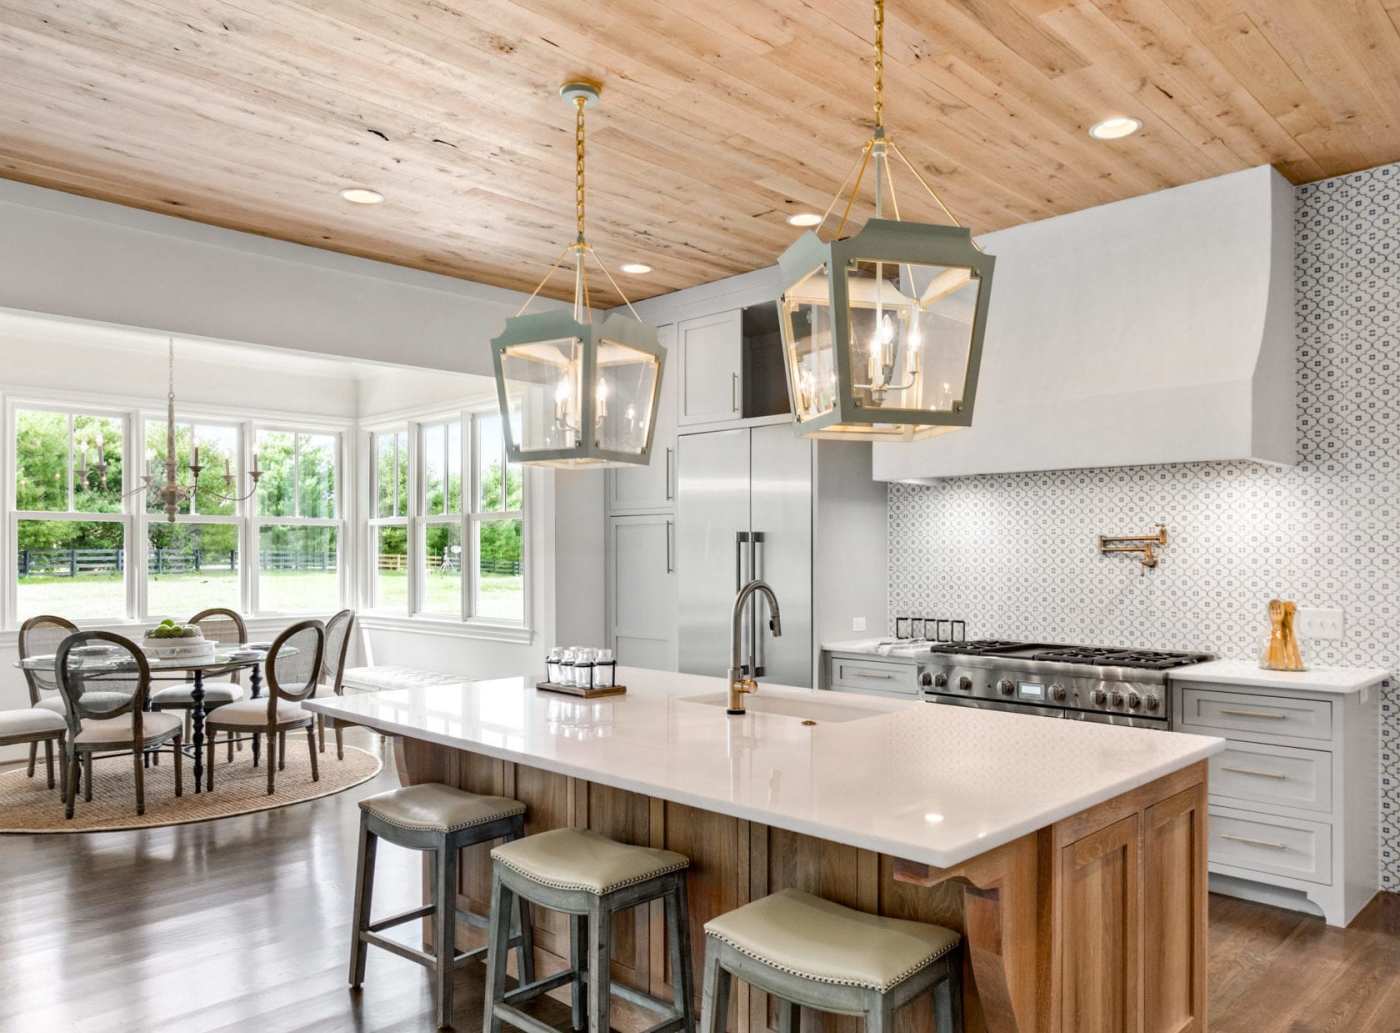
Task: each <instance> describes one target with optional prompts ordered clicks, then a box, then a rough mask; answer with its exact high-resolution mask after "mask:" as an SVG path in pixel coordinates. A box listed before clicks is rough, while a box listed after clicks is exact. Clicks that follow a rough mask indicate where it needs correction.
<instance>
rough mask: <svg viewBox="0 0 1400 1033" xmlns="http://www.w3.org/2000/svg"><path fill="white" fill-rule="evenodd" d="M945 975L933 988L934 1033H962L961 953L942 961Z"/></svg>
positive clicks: (958, 952) (957, 952)
mask: <svg viewBox="0 0 1400 1033" xmlns="http://www.w3.org/2000/svg"><path fill="white" fill-rule="evenodd" d="M943 965H944V969H945V971H946V973H947V974H946V975H945V976H944V977H943V978H942V979H940V980H939V981H938V982H937V983H935V984H934V987H933V1030H934V1033H963V989H962V951H956V952H955V953H954V954H953V955H952V956H951V957H948V958H945V959H944V961H943Z"/></svg>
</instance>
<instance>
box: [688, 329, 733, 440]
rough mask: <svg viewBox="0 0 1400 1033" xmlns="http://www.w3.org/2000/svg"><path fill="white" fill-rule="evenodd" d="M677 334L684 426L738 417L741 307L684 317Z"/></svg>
mask: <svg viewBox="0 0 1400 1033" xmlns="http://www.w3.org/2000/svg"><path fill="white" fill-rule="evenodd" d="M676 334H677V338H678V345H677V350H678V352H679V357H680V361H679V362H678V363H677V364H676V365H677V366H678V367H679V372H680V378H679V379H680V384H679V389H680V395H679V403H680V410H679V414H678V419H679V423H680V425H681V426H682V427H685V426H690V425H693V424H696V423H717V422H719V421H721V420H737V419H738V418H739V410H740V406H741V404H742V399H743V397H744V385H743V383H742V382H741V381H740V376H741V371H740V365H741V360H742V355H743V326H742V323H741V313H740V311H739V309H733V310H731V311H729V312H720V313H718V314H716V315H713V316H698V317H696V318H694V319H684V320H681V322H680V324H679V326H678V327H677V331H676Z"/></svg>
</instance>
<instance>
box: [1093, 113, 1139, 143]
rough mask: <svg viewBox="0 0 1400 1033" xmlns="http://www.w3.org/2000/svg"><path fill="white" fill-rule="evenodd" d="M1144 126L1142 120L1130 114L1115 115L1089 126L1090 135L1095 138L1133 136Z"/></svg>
mask: <svg viewBox="0 0 1400 1033" xmlns="http://www.w3.org/2000/svg"><path fill="white" fill-rule="evenodd" d="M1141 128H1142V120H1141V119H1138V118H1131V117H1129V116H1128V115H1114V116H1113V117H1112V118H1106V119H1104V120H1103V121H1102V122H1095V123H1094V124H1093V125H1092V126H1090V127H1089V135H1090V136H1092V137H1093V138H1094V139H1095V140H1121V139H1123V137H1125V136H1132V135H1133V134H1134V133H1136V132H1137V131H1138V130H1139V129H1141Z"/></svg>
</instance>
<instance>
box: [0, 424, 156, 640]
mask: <svg viewBox="0 0 1400 1033" xmlns="http://www.w3.org/2000/svg"><path fill="white" fill-rule="evenodd" d="M20 412H57V413H62V414H64V415H65V416H67V417H68V485H67V490H68V507H69V508H68V509H66V510H44V509H39V510H21V509H19V508H18V505H19V414H20ZM74 416H100V417H103V418H106V419H114V420H116V421H118V422H119V423H120V424H121V428H122V483H121V494H122V508H121V510H120V511H118V512H116V513H83V512H79V511H78V510H75V509H73V508H72V506H73V417H74ZM4 418H5V525H6V526H5V547H6V550H7V556H6V560H5V562H4V564H3V566H0V569H3V570H4V571H5V572H6V574H5V590H4V607H5V615H6V619H5V626H6V627H7V628H11V629H14V628H18V627H19V625H20V624H21V623H22V621H21V620H20V618H19V565H18V559H19V525H20V523H21V522H22V521H25V520H43V521H62V522H72V523H84V524H86V523H114V524H121V525H122V542H123V545H122V551H123V554H124V556H125V557H126V562H125V564H124V566H123V569H122V589H123V597H124V603H125V612H123V613H120V614H113V615H112V618H110V619H109V618H106V617H101V618H98V617H85V618H81V619H78V620H75V621H74V623H76V624H78V625H79V626H81V627H95V626H101V625H104V624H110V623H112V620H116V621H119V622H120V621H125V620H128V619H129V615H130V614H132V613H135V612H138V611H137V610H136V609H135V605H134V604H135V601H136V600H135V591H136V586H137V584H138V583H139V582H142V581H144V578H136V577H133V576H132V569H133V566H132V564H133V562H134V560H135V555H134V552H133V545H134V543H135V541H136V527H135V523H136V521H135V512H134V509H135V500H134V498H133V496H132V495H130V494H129V492H130V491H131V487H132V470H131V457H132V455H133V454H134V452H133V448H132V435H133V431H134V428H133V424H134V422H135V421H134V420H133V418H132V413H131V412H130V411H129V410H125V409H121V408H118V407H114V406H104V405H100V404H92V403H90V402H87V401H83V400H78V399H74V400H71V401H68V400H54V399H43V398H29V397H20V396H7V397H6V399H5V407H4ZM142 569H144V568H142Z"/></svg>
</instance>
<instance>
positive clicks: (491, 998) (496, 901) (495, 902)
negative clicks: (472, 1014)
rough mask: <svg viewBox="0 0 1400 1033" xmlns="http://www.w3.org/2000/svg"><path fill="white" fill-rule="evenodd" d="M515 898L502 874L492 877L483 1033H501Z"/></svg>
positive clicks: (495, 874)
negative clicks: (499, 1005) (501, 1006)
mask: <svg viewBox="0 0 1400 1033" xmlns="http://www.w3.org/2000/svg"><path fill="white" fill-rule="evenodd" d="M514 896H515V894H513V893H512V892H511V891H510V890H509V889H507V888H506V887H505V885H503V884H502V882H501V874H500V872H495V871H493V872H492V874H491V921H490V925H489V926H488V928H487V930H486V994H485V996H486V1014H485V1015H484V1016H483V1017H482V1021H481V1033H501V1020H500V1019H499V1018H497V1017H496V1002H497V1001H499V1000H500V999H501V998H502V997H504V996H505V993H506V962H507V960H508V957H509V954H510V913H511V910H512V908H511V904H512V902H513V898H514Z"/></svg>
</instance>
